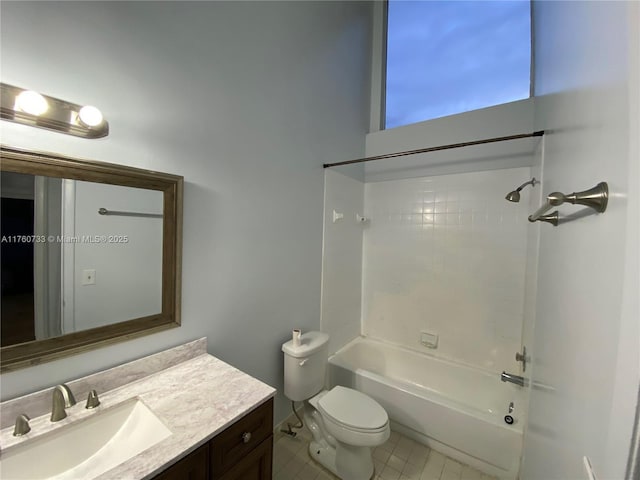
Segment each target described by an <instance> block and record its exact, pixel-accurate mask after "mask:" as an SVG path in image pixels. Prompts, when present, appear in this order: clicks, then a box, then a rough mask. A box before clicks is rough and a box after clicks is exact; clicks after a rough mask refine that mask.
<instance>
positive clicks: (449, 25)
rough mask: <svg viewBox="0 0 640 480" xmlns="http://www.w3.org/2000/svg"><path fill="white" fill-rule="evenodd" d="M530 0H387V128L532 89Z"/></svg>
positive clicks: (502, 99)
mask: <svg viewBox="0 0 640 480" xmlns="http://www.w3.org/2000/svg"><path fill="white" fill-rule="evenodd" d="M530 8H531V6H530V1H529V0H516V1H456V0H437V1H425V0H419V1H403V0H389V10H388V22H387V69H386V71H387V73H386V75H387V81H386V100H385V101H386V121H385V124H386V128H393V127H398V126H401V125H407V124H410V123H415V122H421V121H424V120H430V119H433V118H438V117H443V116H446V115H452V114H455V113H461V112H467V111H469V110H476V109H479V108H484V107H489V106H493V105H498V104H501V103H507V102H511V101H515V100H521V99H523V98H528V97H529V96H530V78H531V72H530V69H531V10H530Z"/></svg>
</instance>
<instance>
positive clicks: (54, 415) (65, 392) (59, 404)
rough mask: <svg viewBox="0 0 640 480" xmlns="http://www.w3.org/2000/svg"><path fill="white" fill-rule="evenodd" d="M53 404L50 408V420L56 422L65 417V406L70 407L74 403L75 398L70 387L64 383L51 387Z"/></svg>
mask: <svg viewBox="0 0 640 480" xmlns="http://www.w3.org/2000/svg"><path fill="white" fill-rule="evenodd" d="M52 402H53V406H52V408H51V421H52V422H58V421H60V420H62V419H63V418H67V412H66V411H65V408H69V407H72V406H74V405H75V404H76V399H75V398H74V396H73V393H71V389H70V388H69V387H68V386H66V385H65V384H64V383H63V384H62V385H58V386H56V387H55V388H54V389H53V398H52Z"/></svg>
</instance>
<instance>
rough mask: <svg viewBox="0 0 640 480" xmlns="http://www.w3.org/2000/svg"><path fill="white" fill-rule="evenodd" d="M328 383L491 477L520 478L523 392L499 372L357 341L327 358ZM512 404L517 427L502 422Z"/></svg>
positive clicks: (381, 343)
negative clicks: (369, 400) (360, 396)
mask: <svg viewBox="0 0 640 480" xmlns="http://www.w3.org/2000/svg"><path fill="white" fill-rule="evenodd" d="M329 379H330V382H331V385H332V386H333V385H344V386H347V387H351V388H355V389H357V390H360V391H362V392H364V393H366V394H368V395H369V396H371V397H373V398H375V399H376V400H377V401H378V402H379V403H380V404H381V405H382V406H383V407H384V408H385V410H386V411H387V413H388V414H389V417H390V418H391V420H392V426H393V427H395V428H396V429H397V430H399V431H401V433H404V434H405V435H408V436H411V437H413V438H414V439H416V440H419V441H422V442H423V443H425V444H427V445H429V446H431V447H433V448H434V449H436V450H440V451H441V452H442V453H444V454H446V455H448V456H450V457H453V458H456V459H458V460H460V461H461V462H464V463H467V464H470V465H472V466H474V467H476V468H478V469H480V470H482V471H484V472H485V473H488V474H490V475H496V476H498V477H500V478H504V479H515V478H517V475H518V470H519V466H520V454H521V451H522V425H523V423H524V422H523V420H524V419H523V418H519V414H520V413H521V412H522V411H523V410H524V389H523V388H521V387H518V386H516V385H512V384H509V383H503V382H501V381H500V376H499V375H498V374H495V373H493V374H489V373H486V372H484V371H481V370H478V369H474V368H471V367H467V366H464V365H459V364H455V363H452V362H448V361H444V360H440V359H437V358H435V357H432V356H429V355H424V354H421V353H419V352H414V351H411V350H408V349H404V348H401V347H398V346H395V345H391V344H388V343H385V342H381V341H377V340H372V339H369V338H363V337H360V338H357V339H355V340H354V341H352V342H351V343H349V344H348V345H346V346H345V347H344V348H342V349H341V350H339V351H338V352H337V353H336V354H335V355H332V356H331V357H330V358H329ZM510 402H514V404H515V409H514V412H513V413H512V415H513V416H514V417H515V418H516V423H515V424H513V425H508V424H507V423H505V421H504V416H505V415H506V414H507V413H508V407H509V403H510Z"/></svg>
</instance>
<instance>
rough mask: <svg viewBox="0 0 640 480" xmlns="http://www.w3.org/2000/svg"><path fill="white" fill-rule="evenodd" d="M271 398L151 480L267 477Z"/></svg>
mask: <svg viewBox="0 0 640 480" xmlns="http://www.w3.org/2000/svg"><path fill="white" fill-rule="evenodd" d="M272 459H273V398H271V399H269V400H268V401H267V402H265V403H264V404H262V405H260V406H259V407H258V408H256V409H255V410H253V411H251V412H249V413H248V414H246V415H245V416H244V417H242V418H241V419H239V420H238V421H236V422H235V423H234V424H232V425H230V426H229V427H227V428H226V429H225V430H224V431H222V432H221V433H219V434H218V435H216V436H215V437H214V438H213V439H211V440H210V441H209V442H208V443H206V444H204V445H203V446H201V447H200V448H198V449H197V450H195V451H194V452H193V453H191V454H189V455H187V456H186V457H185V458H183V459H182V460H179V461H178V462H177V463H175V464H173V465H172V466H171V467H169V468H168V469H166V470H165V471H163V472H162V473H160V474H159V475H157V476H156V477H154V480H187V479H188V480H271V466H272Z"/></svg>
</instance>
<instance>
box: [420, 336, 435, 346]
mask: <svg viewBox="0 0 640 480" xmlns="http://www.w3.org/2000/svg"><path fill="white" fill-rule="evenodd" d="M420 343H421V344H422V345H424V346H425V347H427V348H438V334H437V333H431V332H420Z"/></svg>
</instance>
